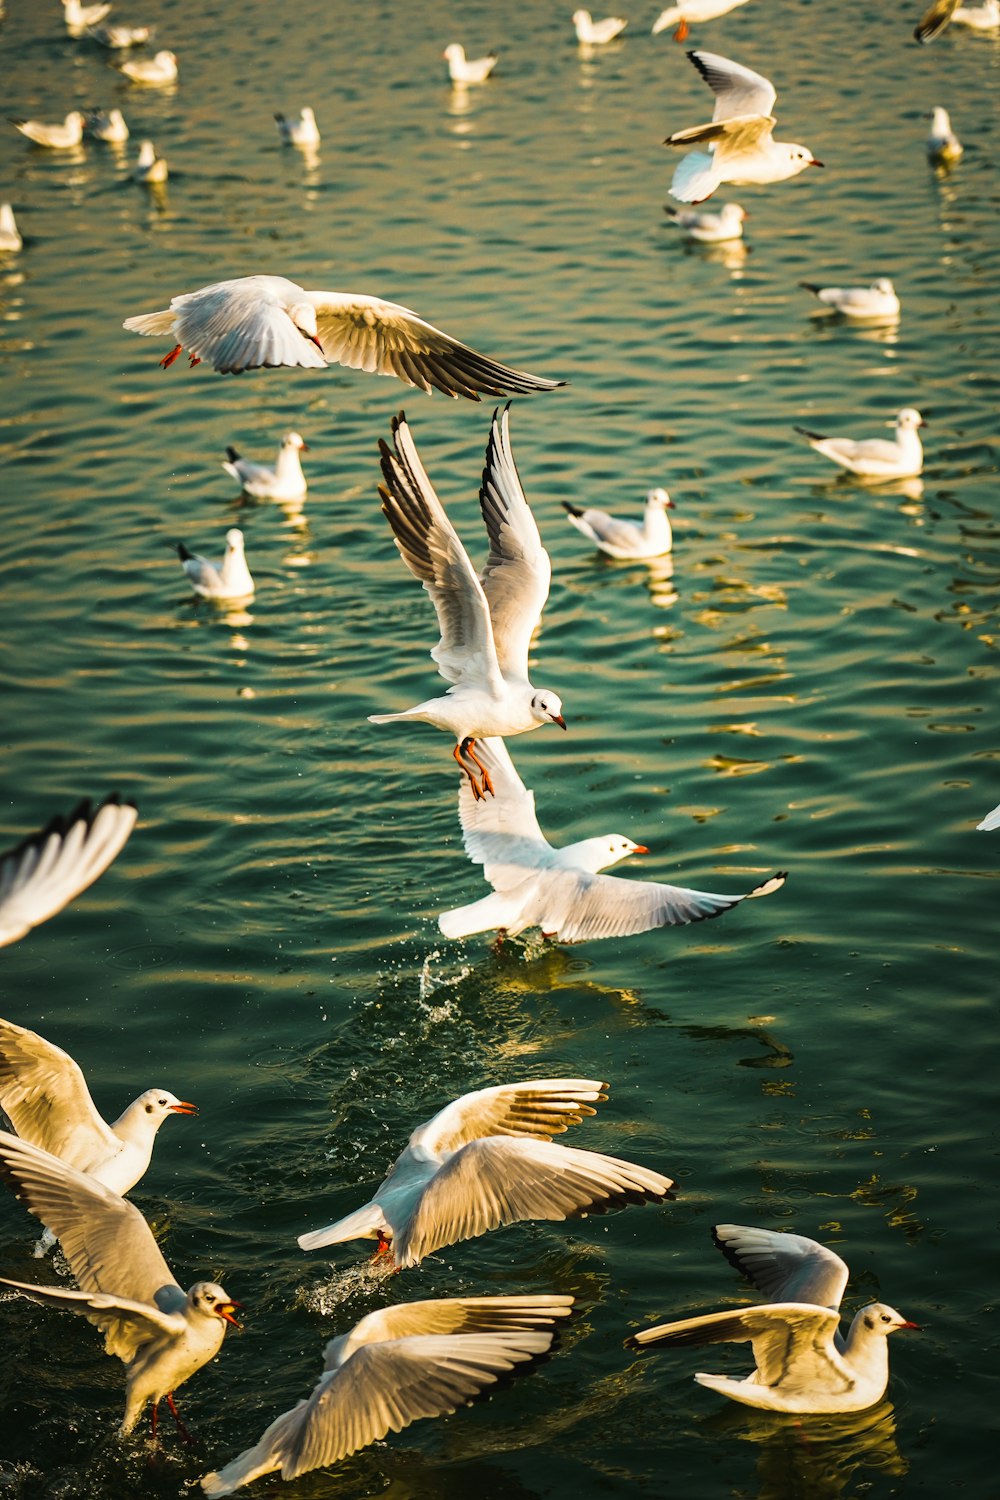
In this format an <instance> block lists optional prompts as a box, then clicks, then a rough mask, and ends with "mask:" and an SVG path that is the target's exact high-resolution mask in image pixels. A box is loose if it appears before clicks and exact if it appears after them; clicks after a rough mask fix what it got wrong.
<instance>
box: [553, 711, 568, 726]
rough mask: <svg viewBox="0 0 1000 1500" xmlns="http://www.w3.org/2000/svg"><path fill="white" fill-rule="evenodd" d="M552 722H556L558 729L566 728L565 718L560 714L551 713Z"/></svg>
mask: <svg viewBox="0 0 1000 1500" xmlns="http://www.w3.org/2000/svg"><path fill="white" fill-rule="evenodd" d="M552 722H553V724H558V725H559V728H560V729H565V728H566V720H565V719H564V718H563V716H562V714H553V715H552Z"/></svg>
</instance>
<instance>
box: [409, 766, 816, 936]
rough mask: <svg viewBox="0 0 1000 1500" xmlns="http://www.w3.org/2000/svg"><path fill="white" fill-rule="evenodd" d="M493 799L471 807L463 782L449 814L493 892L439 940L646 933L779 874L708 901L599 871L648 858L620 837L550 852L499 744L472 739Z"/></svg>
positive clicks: (457, 915)
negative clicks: (455, 814) (531, 932)
mask: <svg viewBox="0 0 1000 1500" xmlns="http://www.w3.org/2000/svg"><path fill="white" fill-rule="evenodd" d="M477 749H478V754H479V757H480V760H481V761H482V764H483V765H484V766H485V767H486V770H487V774H488V775H489V776H490V779H491V781H492V784H493V787H494V792H495V796H494V798H492V799H491V800H490V801H489V802H486V801H478V800H476V799H475V797H474V796H473V795H472V794H471V793H470V791H469V789H468V787H467V786H466V785H465V784H464V783H463V784H462V786H461V787H460V789H459V794H458V811H459V818H460V820H461V824H462V836H463V841H464V843H465V850H466V853H467V854H468V856H469V858H470V859H471V860H472V862H473V864H479V865H482V866H483V874H484V876H485V877H486V879H487V880H488V881H489V883H490V885H492V887H493V894H492V895H490V896H484V897H483V898H482V900H480V901H475V902H473V903H472V905H470V906H460V907H456V908H455V909H454V910H453V911H446V912H443V913H442V914H441V916H440V917H439V918H438V926H439V927H440V929H441V931H442V932H443V933H444V935H445V937H447V938H462V937H469V936H470V935H471V934H472V933H475V932H491V931H494V930H495V931H497V932H499V933H503V934H509V935H510V936H511V937H515V936H516V935H517V934H518V933H519V932H524V930H525V929H526V928H528V927H540V928H541V930H542V933H543V934H544V936H545V937H548V938H554V939H555V941H556V942H558V943H581V942H585V941H587V940H589V939H594V938H608V937H628V936H630V935H631V934H633V933H636V932H649V931H651V930H652V929H653V928H656V927H679V926H683V925H685V924H687V923H689V922H701V921H703V920H704V919H705V918H706V917H718V916H721V915H722V913H723V912H725V911H730V910H731V909H732V908H733V907H734V906H738V905H739V903H740V902H741V901H746V900H749V899H752V898H753V897H756V896H770V895H771V894H772V893H773V892H774V891H777V890H780V888H781V886H783V885H784V883H785V880H786V878H787V874H786V872H785V871H782V872H781V873H780V874H778V875H774V876H772V877H771V879H769V880H766V881H764V882H763V884H761V885H758V886H755V887H754V889H753V890H752V891H748V892H747V893H746V895H744V896H716V895H712V894H711V893H710V892H709V891H693V890H688V889H687V888H685V887H684V886H677V885H659V884H657V883H655V882H653V881H644V880H620V879H618V878H617V877H616V876H612V875H600V874H598V871H599V870H604V869H607V868H608V866H609V865H614V864H617V863H618V861H619V860H622V859H628V858H630V857H631V856H632V855H633V854H648V853H649V850H648V849H647V848H646V846H645V844H634V843H633V842H632V840H631V839H627V838H625V837H624V836H623V835H622V834H620V833H609V834H602V835H601V836H600V837H599V838H592V839H581V840H580V841H579V842H578V843H575V844H567V845H566V846H565V848H562V849H557V848H554V847H553V845H552V844H550V843H549V841H548V840H547V839H546V837H545V835H544V833H543V832H542V830H541V828H540V827H539V824H538V819H537V817H536V815H535V798H534V795H533V793H531V792H529V791H528V789H527V788H526V787H525V785H524V783H523V781H522V780H521V778H520V776H518V774H517V771H516V770H515V769H514V764H513V761H512V760H511V758H510V755H509V753H508V751H507V747H506V746H505V744H504V742H503V740H495V739H487V740H481V741H480V742H479V745H478V747H477Z"/></svg>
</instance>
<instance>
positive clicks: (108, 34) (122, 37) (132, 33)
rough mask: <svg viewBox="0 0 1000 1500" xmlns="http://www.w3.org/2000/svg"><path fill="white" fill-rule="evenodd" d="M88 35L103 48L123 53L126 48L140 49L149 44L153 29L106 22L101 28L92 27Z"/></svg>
mask: <svg viewBox="0 0 1000 1500" xmlns="http://www.w3.org/2000/svg"><path fill="white" fill-rule="evenodd" d="M87 35H88V36H89V37H91V38H92V40H93V41H95V42H99V43H100V45H101V46H102V47H108V48H110V50H111V51H112V52H121V51H123V50H124V49H125V48H126V47H140V46H141V45H142V43H143V42H148V41H149V39H150V37H151V36H152V35H153V29H152V27H151V26H115V25H113V24H112V23H110V22H107V21H104V22H102V23H101V24H100V25H99V26H91V27H90V29H89V30H88V32H87Z"/></svg>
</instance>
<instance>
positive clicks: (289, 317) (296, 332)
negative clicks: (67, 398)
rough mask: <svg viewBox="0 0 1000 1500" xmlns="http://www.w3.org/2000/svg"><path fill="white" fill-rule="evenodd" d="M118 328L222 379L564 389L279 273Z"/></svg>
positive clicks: (372, 304) (370, 303)
mask: <svg viewBox="0 0 1000 1500" xmlns="http://www.w3.org/2000/svg"><path fill="white" fill-rule="evenodd" d="M122 327H123V328H127V329H129V330H130V331H131V332H132V333H141V334H146V335H151V336H153V337H157V336H160V337H162V336H163V335H167V334H169V335H170V336H171V337H172V338H175V339H176V340H177V341H178V342H177V344H176V346H175V347H174V348H173V349H172V350H171V351H170V353H169V354H168V355H167V356H166V357H165V358H164V359H162V360H161V361H160V364H161V365H163V366H164V368H166V366H168V365H171V364H173V362H174V360H175V359H176V358H177V356H178V354H180V353H181V351H182V350H184V349H187V350H188V352H189V353H190V355H191V359H192V363H194V364H198V363H199V362H200V361H201V360H203V359H205V360H208V362H209V364H211V366H212V367H213V369H215V370H218V371H219V372H220V373H221V374H225V375H237V374H239V373H240V372H241V371H242V370H256V369H259V368H260V367H261V366H262V365H263V366H267V367H273V366H276V365H292V366H301V367H302V368H303V369H307V370H325V369H326V367H327V365H328V364H338V365H346V366H348V368H349V369H352V370H366V371H367V372H368V373H369V374H372V375H395V376H396V378H397V380H402V381H403V382H404V383H405V384H406V385H414V386H416V387H417V388H418V389H419V390H422V391H430V390H431V389H432V388H433V389H434V390H438V391H443V392H444V394H445V395H446V396H464V397H465V398H466V399H467V400H469V401H478V400H479V399H480V393H481V392H485V393H486V394H487V395H490V396H505V395H510V396H523V395H525V394H527V393H528V392H529V391H552V390H555V389H556V387H557V386H560V385H565V383H566V382H565V381H563V380H543V379H541V377H539V376H537V375H528V374H526V373H525V372H524V371H522V370H512V369H510V368H509V366H507V365H502V364H500V363H499V362H498V361H496V360H493V359H489V358H487V357H486V356H485V355H483V354H477V353H476V352H475V350H474V349H469V348H468V347H467V346H466V345H465V344H460V343H459V342H458V340H457V339H453V338H452V337H451V335H450V334H447V333H442V332H441V330H440V328H434V327H432V326H431V324H430V323H425V322H424V320H423V318H420V317H418V316H417V314H416V313H415V312H411V311H410V309H409V308H408V307H400V306H399V305H398V304H397V303H395V302H383V301H382V299H381V298H380V297H368V296H365V295H364V293H355V292H306V291H303V289H302V287H300V286H297V285H296V283H295V282H294V281H288V280H286V278H285V277H284V276H240V277H237V278H236V279H235V280H234V281H217V282H215V283H214V284H213V285H212V286H203V287H201V288H200V289H199V290H198V291H197V292H186V293H184V294H183V295H182V296H180V297H174V298H173V299H172V301H171V303H170V306H169V308H167V309H166V310H165V311H163V312H155V313H142V314H140V315H139V316H138V317H135V318H126V319H125V322H124V323H123V324H122Z"/></svg>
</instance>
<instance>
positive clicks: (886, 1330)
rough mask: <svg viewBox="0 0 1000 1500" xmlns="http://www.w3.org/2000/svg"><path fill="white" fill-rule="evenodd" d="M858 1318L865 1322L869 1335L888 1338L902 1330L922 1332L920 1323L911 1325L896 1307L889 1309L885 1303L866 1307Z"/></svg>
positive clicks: (876, 1303) (874, 1303)
mask: <svg viewBox="0 0 1000 1500" xmlns="http://www.w3.org/2000/svg"><path fill="white" fill-rule="evenodd" d="M858 1317H859V1318H862V1319H863V1320H864V1326H865V1327H866V1328H867V1329H868V1331H869V1333H881V1334H882V1335H884V1337H885V1338H888V1337H889V1335H890V1333H898V1332H899V1330H900V1329H901V1328H913V1329H916V1331H917V1332H918V1333H919V1332H920V1324H919V1323H911V1322H910V1320H909V1318H904V1317H903V1315H902V1313H898V1312H897V1311H896V1309H895V1308H894V1307H889V1306H888V1305H887V1304H886V1303H885V1302H873V1303H871V1305H870V1306H869V1307H864V1308H862V1309H861V1312H860V1313H858Z"/></svg>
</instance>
